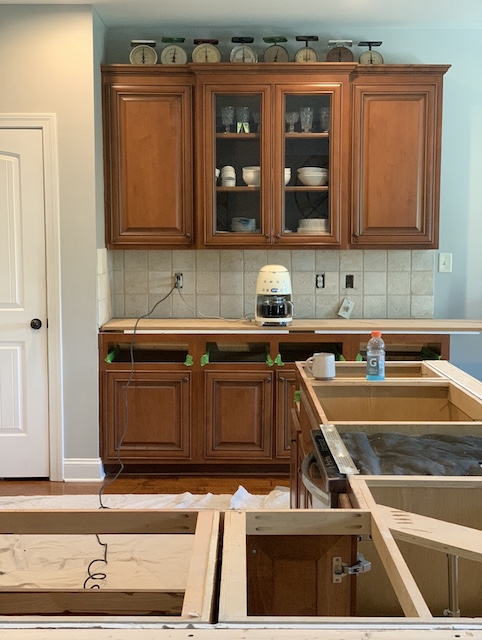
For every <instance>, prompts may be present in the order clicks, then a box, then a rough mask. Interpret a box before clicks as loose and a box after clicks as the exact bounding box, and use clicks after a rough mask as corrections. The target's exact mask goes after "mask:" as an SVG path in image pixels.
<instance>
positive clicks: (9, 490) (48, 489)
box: [0, 475, 289, 496]
mask: <svg viewBox="0 0 482 640" xmlns="http://www.w3.org/2000/svg"><path fill="white" fill-rule="evenodd" d="M109 482H110V479H108V480H107V482H106V487H105V489H104V491H103V493H104V494H107V493H124V494H131V493H184V492H185V491H189V492H190V493H193V494H204V493H214V494H221V493H234V492H235V491H236V490H237V488H238V487H239V485H242V486H243V487H244V488H245V489H246V490H247V491H249V492H250V493H251V494H253V495H267V494H268V493H269V492H270V491H272V490H273V489H274V488H275V487H277V486H281V487H289V479H288V478H281V477H277V478H267V477H263V478H250V477H245V476H239V477H238V476H232V477H226V478H222V477H201V476H194V477H193V476H190V477H179V476H173V477H166V476H163V477H156V476H138V475H135V476H134V475H131V476H129V475H123V476H121V477H120V478H118V479H117V480H115V481H114V482H111V483H110V484H109ZM102 484H103V483H102V482H49V481H48V480H43V479H41V480H30V479H28V480H25V479H21V480H2V479H0V496H35V495H39V496H46V495H62V494H65V495H71V494H77V495H79V494H84V495H85V494H92V493H94V494H95V493H98V492H99V490H100V488H101V486H102Z"/></svg>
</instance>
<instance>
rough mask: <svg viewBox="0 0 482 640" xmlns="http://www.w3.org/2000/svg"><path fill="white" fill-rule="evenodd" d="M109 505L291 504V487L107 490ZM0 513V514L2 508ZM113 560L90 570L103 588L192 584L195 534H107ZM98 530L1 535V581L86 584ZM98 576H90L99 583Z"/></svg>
mask: <svg viewBox="0 0 482 640" xmlns="http://www.w3.org/2000/svg"><path fill="white" fill-rule="evenodd" d="M102 504H103V505H104V507H108V508H110V509H214V510H223V511H225V510H229V509H289V489H288V488H286V487H277V488H276V489H274V490H273V491H271V493H269V494H268V495H262V496H261V495H251V494H250V493H249V492H248V491H246V489H245V488H244V487H242V486H240V487H239V488H238V489H237V491H236V492H235V493H234V494H233V495H231V494H221V495H214V494H211V493H208V494H205V495H194V494H191V493H189V492H186V493H182V494H172V495H171V494H169V495H167V494H129V495H125V494H106V495H103V496H102ZM99 506H100V504H99V496H98V495H97V494H92V495H59V496H8V497H7V496H5V497H0V512H1V510H2V509H3V510H4V509H98V508H99ZM0 517H1V515H0ZM99 539H100V541H101V542H103V543H107V545H108V547H107V565H106V564H105V563H104V562H102V561H99V562H97V563H95V564H94V565H92V569H91V572H101V573H105V576H106V577H105V579H103V580H101V581H98V582H97V584H99V586H100V587H101V588H110V589H113V588H117V589H125V588H129V587H130V588H144V589H164V588H170V589H179V590H183V589H184V588H185V586H186V578H187V573H188V569H189V562H190V558H191V550H192V544H193V540H194V536H193V535H165V534H164V535H150V534H142V535H102V536H100V537H99ZM103 554H104V549H103V547H101V546H100V544H99V542H98V540H97V537H96V536H95V535H76V536H71V535H69V536H66V535H59V536H54V535H48V536H47V535H44V536H40V535H0V587H13V586H16V587H24V588H47V589H51V588H61V589H66V588H74V589H81V588H82V587H83V585H84V581H85V579H86V578H87V577H88V566H89V563H90V562H91V561H92V560H95V559H96V558H99V559H102V558H103ZM92 584H93V581H89V582H88V583H87V585H86V586H87V587H90V586H92Z"/></svg>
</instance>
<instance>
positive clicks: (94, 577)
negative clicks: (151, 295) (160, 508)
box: [83, 284, 176, 589]
mask: <svg viewBox="0 0 482 640" xmlns="http://www.w3.org/2000/svg"><path fill="white" fill-rule="evenodd" d="M175 288H176V285H175V284H174V285H173V286H172V288H171V290H170V291H169V293H166V295H165V296H164V297H163V298H161V299H160V300H158V301H157V302H156V304H155V305H154V306H153V307H152V309H151V310H150V311H148V313H146V314H145V315H143V316H140V317H139V318H137V320H136V323H135V325H134V331H133V332H132V339H131V343H130V347H129V355H130V362H131V370H130V373H129V378H128V379H127V382H126V384H125V386H124V426H123V430H122V435H121V438H120V440H119V442H118V444H117V445H116V451H117V462H118V464H119V470H118V471H117V473H116V474H115V475H114V477H113V478H112V479H111V480H110V482H107V478H106V479H105V480H104V482H103V483H102V486H101V487H100V489H99V493H98V497H99V509H109V508H110V507H106V506H105V505H104V504H103V502H102V494H103V492H104V489H105V488H106V487H107V486H109V485H111V484H112V483H113V482H115V481H116V480H117V478H118V477H119V476H120V474H121V473H122V472H123V470H124V463H123V462H122V459H121V453H120V451H121V448H122V445H123V443H124V440H125V437H126V434H127V427H128V425H129V416H128V409H129V403H128V397H127V390H128V388H129V386H130V385H131V383H132V380H133V378H134V373H135V369H134V367H135V361H134V346H135V337H136V333H137V327H138V325H139V322H140V321H141V320H143V319H144V318H148V317H149V316H150V315H151V314H152V313H154V311H155V309H156V308H157V307H158V306H159V305H160V304H161V302H164V300H166V299H167V298H168V297H169V296H170V295H171V294H172V292H173V291H174V289H175ZM95 537H96V538H97V542H98V543H99V544H100V546H101V547H103V548H104V553H103V557H102V558H95V559H94V560H92V561H91V562H90V563H89V566H88V567H87V573H88V576H87V578H86V579H85V581H84V586H83V588H84V589H100V584H99V582H100V581H102V580H105V579H106V578H107V574H106V573H104V572H103V571H94V572H93V571H92V566H93V565H94V564H95V563H96V562H103V563H104V564H105V565H107V551H108V544H107V542H102V540H101V539H100V536H99V534H98V533H96V534H95ZM90 581H97V582H93V584H92V585H91V586H88V584H89V582H90Z"/></svg>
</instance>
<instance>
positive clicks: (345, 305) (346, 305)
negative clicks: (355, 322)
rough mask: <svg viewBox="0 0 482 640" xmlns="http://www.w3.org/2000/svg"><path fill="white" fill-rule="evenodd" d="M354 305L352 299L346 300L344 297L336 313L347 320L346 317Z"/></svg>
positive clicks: (349, 314)
mask: <svg viewBox="0 0 482 640" xmlns="http://www.w3.org/2000/svg"><path fill="white" fill-rule="evenodd" d="M354 306H355V303H354V302H353V300H348V298H344V299H343V302H342V303H341V307H340V309H339V311H338V315H339V316H341V317H342V318H346V319H347V320H348V318H349V317H350V316H351V312H352V311H353V307H354Z"/></svg>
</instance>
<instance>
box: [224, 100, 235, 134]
mask: <svg viewBox="0 0 482 640" xmlns="http://www.w3.org/2000/svg"><path fill="white" fill-rule="evenodd" d="M221 120H222V122H223V126H224V131H225V133H230V132H231V125H232V124H234V107H229V106H226V107H221Z"/></svg>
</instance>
